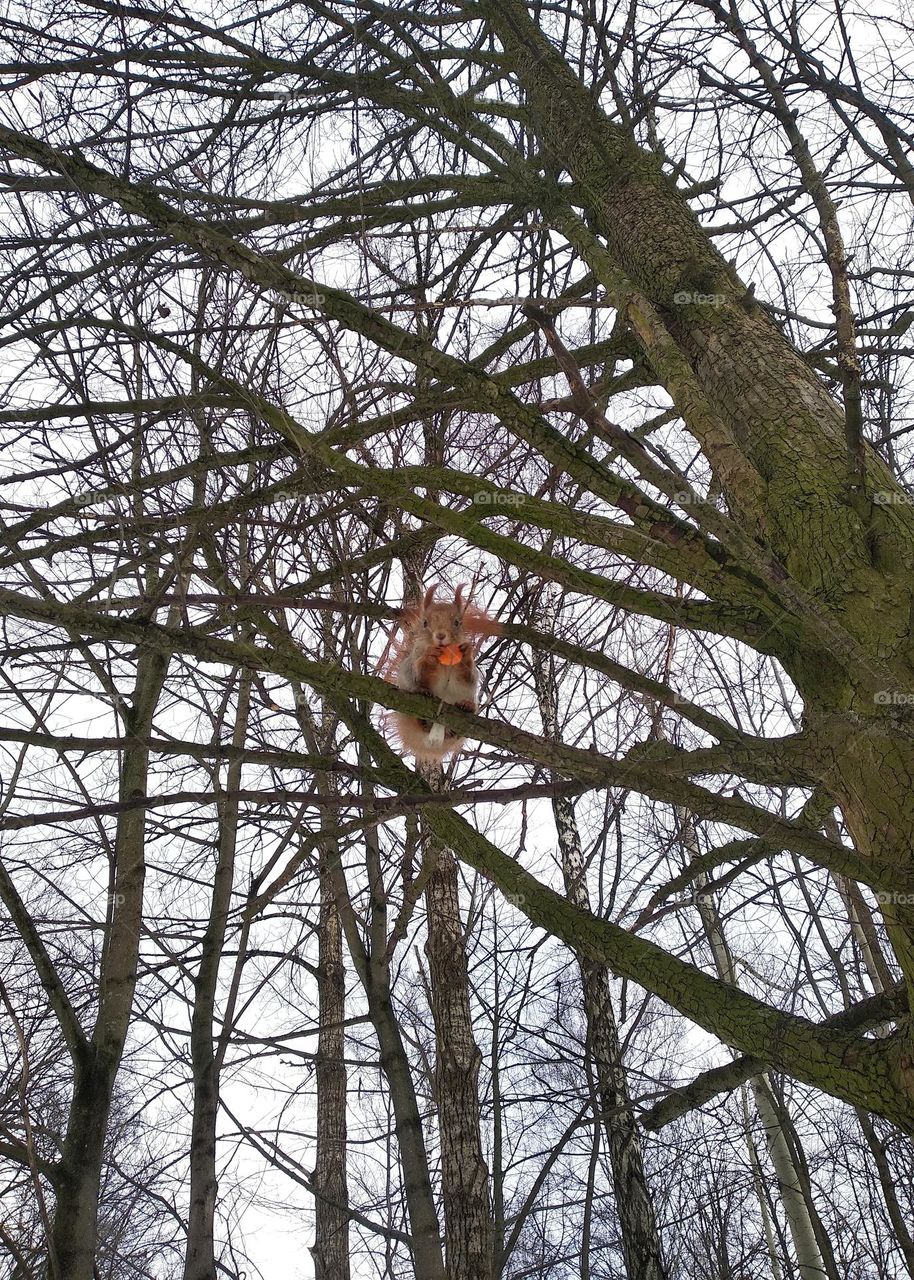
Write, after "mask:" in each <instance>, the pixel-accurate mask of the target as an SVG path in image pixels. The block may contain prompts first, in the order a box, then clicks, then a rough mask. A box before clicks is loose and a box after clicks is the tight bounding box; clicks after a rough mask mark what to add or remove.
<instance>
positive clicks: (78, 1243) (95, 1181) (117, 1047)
mask: <svg viewBox="0 0 914 1280" xmlns="http://www.w3.org/2000/svg"><path fill="white" fill-rule="evenodd" d="M167 669H168V660H167V658H165V657H163V656H162V655H161V654H157V653H153V654H144V655H142V656H141V657H140V660H139V662H138V664H137V676H136V684H135V688H134V696H133V704H132V708H131V710H130V713H129V714H128V716H127V717H126V719H127V727H128V730H129V732H130V733H131V734H133V735H135V736H136V737H137V738H145V737H147V736H148V734H149V732H150V729H151V726H152V718H153V714H154V712H155V707H156V704H157V702H158V699H159V694H160V693H161V691H162V685H163V683H164V680H165V673H166V671H167ZM148 767H149V752H148V751H147V750H146V748H145V747H140V746H131V747H128V748H127V749H126V750H125V752H124V758H123V765H122V768H121V778H120V788H119V798H120V800H121V801H126V800H132V799H136V797H137V796H143V795H145V793H146V780H147V772H148ZM145 826H146V815H145V813H144V811H143V810H142V809H133V810H129V811H126V812H122V813H121V814H120V815H119V817H118V822H117V833H116V836H115V842H114V868H113V881H112V889H111V894H110V904H109V909H108V920H107V923H106V928H105V937H104V943H103V945H102V956H101V964H100V969H99V998H98V1014H97V1017H96V1022H95V1028H94V1031H93V1033H92V1037H91V1039H90V1040H89V1042H88V1045H87V1046H86V1047H85V1048H84V1049H83V1050H82V1051H81V1052H80V1053H79V1054H78V1056H77V1058H76V1064H75V1069H74V1081H73V1096H72V1101H71V1104H70V1114H69V1117H68V1122H67V1132H66V1136H65V1138H64V1142H63V1149H62V1151H61V1157H60V1164H59V1173H58V1181H57V1186H56V1191H57V1206H56V1210H55V1214H54V1225H53V1230H52V1248H53V1251H54V1256H55V1259H56V1261H57V1267H58V1271H59V1274H60V1276H61V1280H94V1276H95V1255H96V1248H97V1244H98V1198H99V1188H100V1184H101V1174H102V1164H103V1159H104V1148H105V1139H106V1136H107V1131H108V1117H109V1113H110V1110H111V1097H112V1093H113V1091H114V1081H115V1077H116V1075H117V1069H118V1066H119V1065H120V1060H121V1056H122V1054H123V1052H124V1043H125V1041H126V1038H127V1030H128V1027H129V1025H130V1012H131V1009H132V1007H133V993H134V990H135V987H136V970H137V955H138V952H139V943H140V927H141V922H142V916H143V886H144V882H145V874H146V863H145Z"/></svg>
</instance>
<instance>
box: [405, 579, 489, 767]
mask: <svg viewBox="0 0 914 1280" xmlns="http://www.w3.org/2000/svg"><path fill="white" fill-rule="evenodd" d="M435 591H436V587H435V585H434V584H433V585H432V586H430V587H429V588H428V590H427V591H426V592H425V595H424V596H423V597H422V602H421V604H418V605H413V606H412V607H411V608H408V609H407V610H405V612H404V614H403V616H402V618H401V625H402V626H403V629H404V631H405V633H406V638H405V640H404V641H401V642H400V644H399V646H398V651H397V653H396V654H395V655H394V658H393V662H392V669H393V671H394V672H395V673H396V683H397V685H398V687H399V688H401V689H405V690H407V691H408V692H410V693H424V694H427V695H428V698H429V703H430V705H429V716H428V718H427V719H424V718H423V719H421V720H420V719H418V718H417V717H416V716H409V715H405V714H404V713H403V712H401V711H395V712H394V713H393V722H394V724H395V726H396V729H397V733H398V735H399V737H400V741H401V743H402V744H403V746H404V747H405V748H406V750H407V751H409V752H410V753H411V754H412V755H413V756H415V758H416V760H418V761H423V762H426V763H436V764H437V763H440V762H441V760H443V759H444V757H445V756H447V755H453V754H454V752H456V751H459V750H460V748H461V747H462V746H463V741H464V740H463V738H461V737H460V736H459V735H458V734H456V733H454V732H453V731H452V730H451V729H446V728H445V727H444V725H442V724H435V722H434V705H435V704H436V703H437V704H441V703H448V704H449V705H450V706H453V707H460V708H461V710H463V711H472V712H474V713H475V712H477V711H478V710H479V672H478V671H477V669H476V650H477V648H478V645H479V641H480V639H481V637H482V636H484V635H493V634H495V633H496V632H497V631H498V626H497V624H496V623H493V621H492V619H491V618H489V617H488V616H487V615H486V614H485V613H483V612H482V610H481V609H476V608H474V607H473V606H472V605H469V604H467V603H466V602H465V601H464V598H463V593H464V587H458V588H457V590H456V592H455V593H454V599H453V601H450V602H446V601H436V600H435Z"/></svg>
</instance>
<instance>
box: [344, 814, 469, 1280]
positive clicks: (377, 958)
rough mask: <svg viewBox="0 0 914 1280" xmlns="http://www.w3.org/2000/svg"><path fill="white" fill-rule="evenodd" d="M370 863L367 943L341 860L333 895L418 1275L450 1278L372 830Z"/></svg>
mask: <svg viewBox="0 0 914 1280" xmlns="http://www.w3.org/2000/svg"><path fill="white" fill-rule="evenodd" d="M365 851H366V866H367V870H368V877H369V882H370V885H371V906H370V919H369V923H368V939H369V941H368V946H367V947H366V945H365V943H364V942H363V940H362V934H361V931H360V929H359V922H358V919H357V918H356V914H355V911H354V910H353V908H352V903H351V901H350V898H349V891H348V887H347V885H346V876H345V873H344V871H343V868H342V866H341V865H340V863H339V860H338V859H336V858H334V859H331V861H330V867H329V871H330V876H331V881H332V885H333V894H334V898H335V900H336V903H337V906H338V908H339V912H340V919H341V922H342V926H343V932H344V933H345V935H346V944H347V946H348V948H349V954H350V955H351V956H352V961H353V964H354V965H355V969H356V973H357V974H358V977H359V981H360V982H361V984H362V988H363V990H364V992H365V997H366V1000H367V1003H368V1016H369V1018H370V1019H371V1024H372V1026H373V1027H374V1031H375V1035H376V1036H377V1038H378V1047H379V1049H380V1064H381V1070H382V1071H383V1073H384V1077H385V1079H386V1080H387V1087H388V1090H389V1092H390V1101H391V1106H392V1107H393V1113H394V1122H395V1126H396V1134H397V1146H398V1150H399V1153H400V1162H401V1165H402V1168H403V1193H404V1196H405V1198H406V1210H407V1215H408V1218H409V1227H410V1235H411V1237H412V1242H411V1244H412V1254H413V1266H414V1268H415V1280H446V1274H445V1269H444V1258H443V1256H442V1252H441V1234H440V1229H439V1226H438V1214H437V1212H436V1209H435V1197H434V1192H433V1190H432V1180H431V1175H430V1173H429V1164H428V1152H427V1151H426V1148H425V1137H424V1135H423V1132H422V1117H421V1115H420V1112H419V1103H418V1100H417V1098H416V1090H415V1087H414V1085H413V1078H412V1072H411V1070H410V1065H409V1058H408V1056H407V1053H406V1049H405V1047H404V1044H403V1037H402V1036H401V1034H400V1027H399V1025H398V1023H397V1017H396V1014H395V1013H394V1009H393V1003H392V1001H391V991H390V960H389V957H388V954H387V903H386V895H385V891H384V881H383V875H382V869H381V858H380V851H379V849H378V845H377V837H376V835H375V833H374V832H368V834H367V835H366V837H365Z"/></svg>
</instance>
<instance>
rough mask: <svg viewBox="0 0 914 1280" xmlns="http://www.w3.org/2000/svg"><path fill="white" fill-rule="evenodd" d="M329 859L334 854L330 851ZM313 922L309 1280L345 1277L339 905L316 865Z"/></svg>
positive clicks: (324, 868) (347, 1273) (346, 1195)
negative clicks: (313, 1196)
mask: <svg viewBox="0 0 914 1280" xmlns="http://www.w3.org/2000/svg"><path fill="white" fill-rule="evenodd" d="M330 856H331V857H333V856H335V852H331V854H330ZM320 894H321V901H320V921H319V926H318V997H317V998H318V1017H319V1024H320V1025H319V1029H318V1033H317V1067H316V1071H315V1078H316V1084H317V1153H316V1163H315V1170H314V1187H315V1191H316V1192H317V1203H316V1206H315V1233H314V1248H313V1249H312V1251H311V1252H312V1256H313V1258H314V1280H349V1276H350V1268H349V1212H348V1204H349V1190H348V1184H347V1180H346V1064H345V1061H344V1052H345V1038H344V1021H345V1017H346V976H345V972H344V969H343V930H342V925H341V923H340V913H339V908H338V907H337V904H336V898H335V897H334V894H333V886H332V883H331V879H330V875H329V873H328V870H327V866H326V854H325V856H324V865H323V866H322V868H321V880H320Z"/></svg>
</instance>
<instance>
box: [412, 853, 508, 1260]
mask: <svg viewBox="0 0 914 1280" xmlns="http://www.w3.org/2000/svg"><path fill="white" fill-rule="evenodd" d="M425 840H426V842H427V843H426V856H427V857H429V858H431V859H432V860H433V862H434V870H433V871H432V873H431V876H430V877H429V881H428V885H427V886H426V890H425V903H426V911H427V919H428V931H427V938H426V943H425V952H426V955H427V956H428V963H429V985H430V989H431V1004H432V1014H433V1017H434V1021H435V1051H436V1052H435V1098H436V1101H437V1110H438V1132H439V1135H440V1139H441V1185H442V1199H443V1203H444V1223H445V1237H444V1239H445V1261H446V1264H447V1275H448V1280H490V1277H491V1276H492V1271H493V1265H494V1263H493V1243H494V1230H493V1221H492V1204H491V1198H490V1193H489V1170H488V1167H487V1165H486V1161H485V1157H484V1155H483V1151H482V1139H481V1136H480V1123H481V1122H480V1108H479V1067H480V1063H481V1061H482V1055H481V1053H480V1051H479V1047H478V1045H477V1044H476V1040H475V1038H474V1036H473V1023H472V1016H471V1012H470V995H469V977H468V969H467V954H466V941H465V938H464V934H463V926H462V923H461V918H460V900H459V896H458V877H457V863H456V860H455V858H454V855H453V854H452V853H451V851H450V850H449V849H446V848H444V846H443V845H441V844H440V843H439V842H438V841H436V840H435V838H434V837H433V836H430V835H429V834H428V833H426V835H425Z"/></svg>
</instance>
